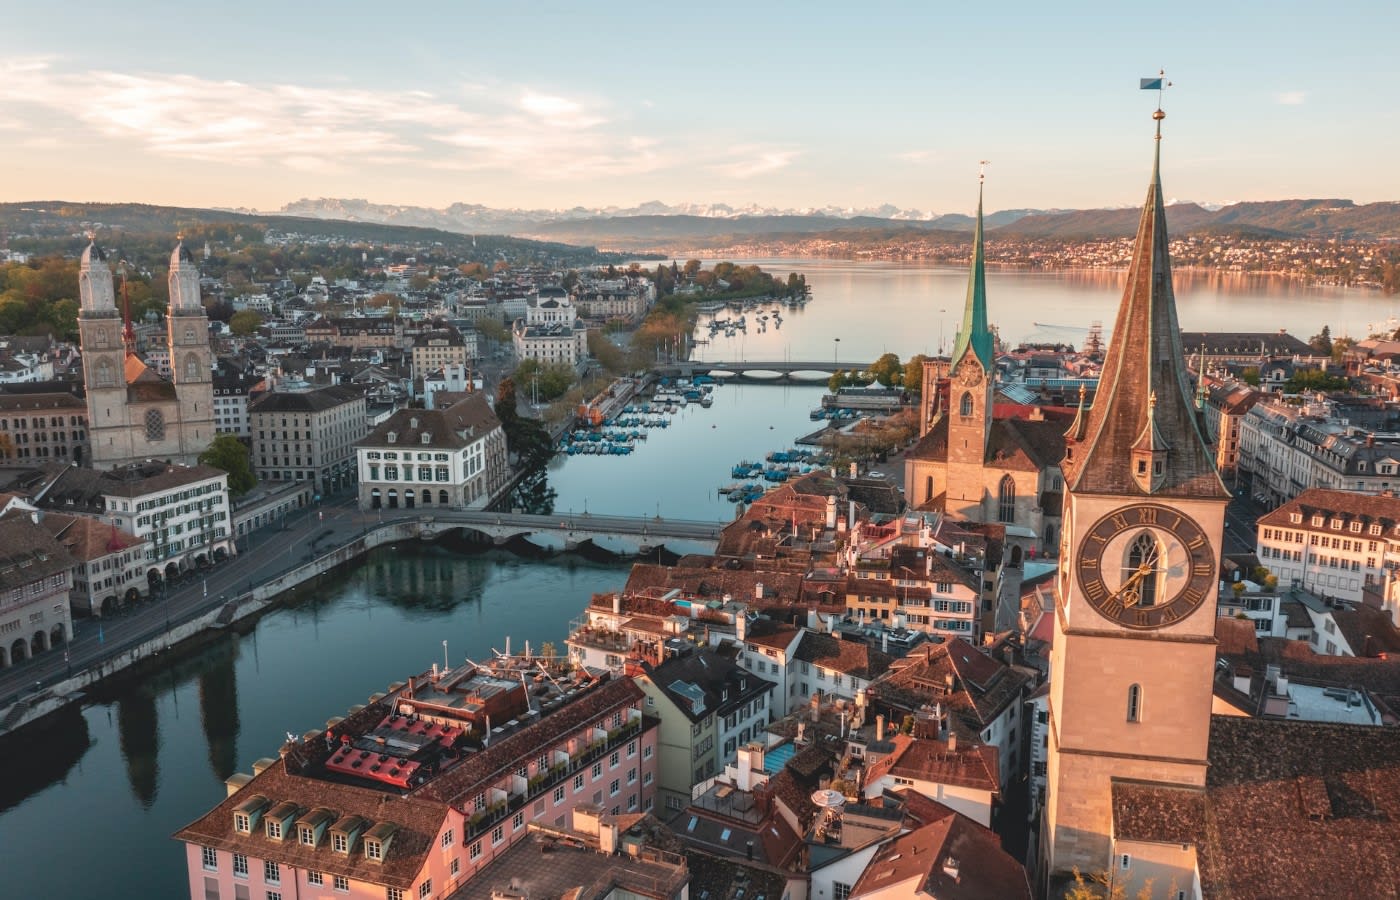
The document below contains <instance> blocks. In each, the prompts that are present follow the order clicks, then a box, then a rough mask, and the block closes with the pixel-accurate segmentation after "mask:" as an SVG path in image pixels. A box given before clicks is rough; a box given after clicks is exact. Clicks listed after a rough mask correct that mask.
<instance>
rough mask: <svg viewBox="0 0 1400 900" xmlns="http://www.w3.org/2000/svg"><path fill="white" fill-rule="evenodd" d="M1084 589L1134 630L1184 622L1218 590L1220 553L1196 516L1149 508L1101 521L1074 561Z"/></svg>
mask: <svg viewBox="0 0 1400 900" xmlns="http://www.w3.org/2000/svg"><path fill="white" fill-rule="evenodd" d="M1074 568H1075V572H1076V574H1077V575H1078V577H1079V586H1080V590H1082V591H1083V592H1084V596H1085V597H1086V598H1087V599H1088V601H1089V604H1090V605H1091V606H1093V607H1094V609H1095V610H1097V611H1098V613H1099V614H1100V615H1102V616H1103V617H1105V618H1107V619H1110V620H1112V621H1114V622H1117V623H1118V624H1119V625H1123V626H1125V627H1127V628H1138V629H1149V628H1161V627H1163V626H1166V625H1170V624H1172V623H1173V622H1178V621H1180V620H1182V619H1184V618H1186V617H1187V616H1189V615H1191V613H1193V612H1195V611H1196V609H1197V608H1199V607H1200V606H1201V604H1202V603H1204V602H1205V599H1206V598H1207V597H1208V596H1210V592H1211V591H1212V590H1214V589H1215V586H1216V581H1215V550H1214V548H1212V547H1211V545H1210V541H1209V540H1207V539H1206V534H1205V532H1204V531H1202V530H1201V526H1199V525H1197V524H1196V522H1195V521H1194V520H1192V519H1191V517H1190V516H1187V515H1184V514H1183V513H1180V512H1178V511H1176V510H1174V509H1171V508H1170V507H1166V506H1158V505H1156V504H1151V503H1144V504H1141V505H1138V506H1130V507H1127V508H1125V509H1121V510H1119V511H1118V512H1115V513H1111V514H1109V515H1107V516H1104V517H1103V518H1102V519H1099V520H1098V521H1097V522H1095V523H1094V526H1093V527H1092V528H1091V529H1089V532H1088V533H1087V534H1086V535H1085V537H1084V541H1083V543H1082V544H1081V546H1080V555H1079V558H1078V559H1077V560H1075V563H1074Z"/></svg>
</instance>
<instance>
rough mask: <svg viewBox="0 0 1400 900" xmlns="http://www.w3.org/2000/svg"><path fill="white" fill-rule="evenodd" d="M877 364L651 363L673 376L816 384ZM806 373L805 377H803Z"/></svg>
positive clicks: (812, 362)
mask: <svg viewBox="0 0 1400 900" xmlns="http://www.w3.org/2000/svg"><path fill="white" fill-rule="evenodd" d="M872 365H874V363H870V362H840V363H835V362H825V361H822V362H816V361H812V360H807V361H802V360H790V359H784V360H761V359H759V360H753V359H746V360H739V361H737V362H735V361H729V362H721V361H716V362H701V361H698V360H680V361H677V362H672V363H660V364H658V365H655V366H652V371H653V372H655V373H656V374H657V375H666V376H670V377H672V378H675V377H677V376H679V377H683V378H689V377H691V376H694V375H708V374H710V373H712V372H714V373H724V374H725V375H726V376H732V377H734V378H742V379H745V380H748V381H769V382H774V381H807V382H812V383H813V384H817V383H824V382H826V381H827V380H828V379H829V378H831V375H832V373H833V372H835V371H836V370H837V369H840V370H842V371H844V372H850V371H857V372H864V371H865V370H866V369H869V368H870V367H871V366H872ZM800 376H806V377H800Z"/></svg>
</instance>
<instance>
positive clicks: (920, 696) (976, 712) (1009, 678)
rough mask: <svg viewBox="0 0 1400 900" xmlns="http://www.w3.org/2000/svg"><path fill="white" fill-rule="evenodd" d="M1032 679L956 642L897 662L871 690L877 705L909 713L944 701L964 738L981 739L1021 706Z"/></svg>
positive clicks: (931, 645)
mask: <svg viewBox="0 0 1400 900" xmlns="http://www.w3.org/2000/svg"><path fill="white" fill-rule="evenodd" d="M1033 680H1034V676H1033V675H1032V674H1031V673H1030V672H1027V671H1024V670H1022V669H1019V668H1017V667H1015V666H1009V665H1007V664H1006V663H1003V662H1001V661H999V660H996V659H993V658H991V657H990V656H988V655H987V654H985V653H982V652H981V651H979V650H978V649H977V648H976V647H973V646H972V645H971V644H969V643H968V642H967V641H964V640H963V639H962V638H952V639H951V640H949V641H946V642H945V643H942V644H928V645H925V647H924V648H923V649H922V652H918V651H916V652H915V653H912V654H910V655H909V656H906V657H905V658H904V659H902V660H896V661H895V662H894V664H893V665H892V667H891V669H890V671H889V672H888V673H887V674H886V675H885V676H884V677H883V678H880V679H878V680H876V681H875V682H874V683H873V684H872V685H871V690H872V691H873V692H874V693H875V697H876V699H877V700H878V701H879V702H881V703H884V704H885V705H887V706H890V707H893V708H895V709H899V710H904V711H907V712H913V711H915V710H917V709H918V708H919V707H920V706H923V705H925V704H931V703H935V702H936V703H940V704H942V705H943V706H945V707H946V708H948V709H949V710H950V711H951V712H952V713H953V716H952V717H951V720H950V721H951V723H952V725H954V726H955V727H956V733H958V734H959V736H960V737H962V738H968V739H971V740H975V741H980V740H981V739H982V736H981V733H982V729H983V728H985V727H986V726H988V725H990V724H991V723H992V722H993V721H995V720H996V718H997V717H998V716H1000V715H1001V714H1002V713H1003V712H1005V710H1006V708H1007V706H1009V705H1010V704H1012V703H1017V702H1019V701H1020V697H1021V694H1022V692H1023V691H1025V690H1027V689H1029V688H1030V686H1031V683H1032V681H1033Z"/></svg>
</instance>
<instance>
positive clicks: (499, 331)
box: [476, 316, 510, 343]
mask: <svg viewBox="0 0 1400 900" xmlns="http://www.w3.org/2000/svg"><path fill="white" fill-rule="evenodd" d="M476 330H477V333H478V334H480V335H481V336H482V337H484V338H486V339H487V340H488V341H496V342H497V343H499V342H501V341H505V340H509V339H510V332H509V331H506V326H505V325H502V324H501V320H500V319H493V318H491V317H490V316H483V317H482V318H480V319H477V320H476Z"/></svg>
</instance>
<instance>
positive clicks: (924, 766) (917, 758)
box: [865, 734, 1001, 794]
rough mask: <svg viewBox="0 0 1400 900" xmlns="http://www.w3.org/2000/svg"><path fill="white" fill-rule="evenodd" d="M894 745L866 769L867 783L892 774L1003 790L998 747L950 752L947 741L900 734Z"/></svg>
mask: <svg viewBox="0 0 1400 900" xmlns="http://www.w3.org/2000/svg"><path fill="white" fill-rule="evenodd" d="M890 743H891V744H893V745H894V750H893V751H891V752H890V754H889V755H888V756H884V757H881V758H880V759H879V760H878V761H877V762H875V763H873V764H871V765H870V766H867V767H866V770H865V780H866V783H867V784H869V783H871V782H873V781H876V780H878V779H880V778H883V777H884V776H886V775H892V776H896V777H901V778H911V779H916V780H920V781H931V782H934V783H936V784H948V785H955V786H957V787H966V788H973V789H976V790H981V791H990V792H992V793H994V794H995V793H998V792H1000V790H1001V778H1000V771H1001V770H1000V769H999V768H998V762H997V748H996V747H991V746H988V745H986V744H979V745H973V746H960V747H958V748H957V749H956V750H950V749H949V748H948V745H947V743H945V742H943V741H939V740H933V739H931V738H916V737H912V736H910V735H907V734H896V735H895V736H894V737H893V738H891V739H890Z"/></svg>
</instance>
